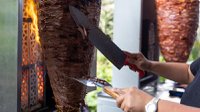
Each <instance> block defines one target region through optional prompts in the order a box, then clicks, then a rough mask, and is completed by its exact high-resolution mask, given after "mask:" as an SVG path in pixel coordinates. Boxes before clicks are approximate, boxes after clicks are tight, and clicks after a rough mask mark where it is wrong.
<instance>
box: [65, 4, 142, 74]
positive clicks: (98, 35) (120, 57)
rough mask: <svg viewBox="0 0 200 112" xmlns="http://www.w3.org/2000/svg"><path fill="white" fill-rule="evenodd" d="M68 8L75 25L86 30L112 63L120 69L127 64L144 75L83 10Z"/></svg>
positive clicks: (90, 38) (92, 41) (91, 39)
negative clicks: (92, 22) (93, 23)
mask: <svg viewBox="0 0 200 112" xmlns="http://www.w3.org/2000/svg"><path fill="white" fill-rule="evenodd" d="M69 9H70V13H71V15H72V18H73V19H74V21H75V23H76V24H77V26H79V27H83V28H86V29H87V30H88V33H89V35H88V39H89V40H90V41H91V43H92V44H93V45H94V46H95V47H96V48H97V49H98V50H99V51H100V52H101V53H102V54H103V55H104V56H105V57H106V58H107V59H108V60H109V61H110V62H111V63H112V64H113V65H115V66H116V67H117V68H118V69H121V68H122V67H123V66H124V65H128V66H129V67H130V68H131V69H133V70H135V71H138V72H139V75H140V77H143V76H144V71H142V70H140V69H138V68H137V66H135V65H132V64H130V63H129V62H128V61H127V60H126V58H127V56H126V54H125V53H124V52H123V51H122V50H121V49H120V48H119V47H118V46H117V45H116V44H115V43H114V42H113V41H112V40H111V39H110V38H109V37H108V36H107V35H106V34H104V33H103V32H102V31H101V30H100V29H99V28H98V27H96V26H94V25H92V24H91V22H90V21H89V19H88V18H87V16H86V15H85V14H84V13H83V12H81V11H79V10H78V9H77V8H75V7H73V6H69Z"/></svg>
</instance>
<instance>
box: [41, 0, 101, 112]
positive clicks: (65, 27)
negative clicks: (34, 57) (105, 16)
mask: <svg viewBox="0 0 200 112" xmlns="http://www.w3.org/2000/svg"><path fill="white" fill-rule="evenodd" d="M69 5H72V6H75V7H76V8H78V9H80V10H81V11H83V12H84V13H85V14H86V15H87V16H88V18H89V19H90V20H91V22H93V23H94V24H96V25H97V26H98V23H99V16H100V6H101V4H100V1H99V0H98V1H97V0H40V1H39V29H40V37H41V39H40V41H41V45H42V48H43V52H44V57H45V64H46V66H47V70H48V75H49V78H50V83H51V86H52V89H53V93H54V97H55V101H56V107H57V109H58V110H59V111H62V112H78V111H80V110H79V107H80V103H83V102H84V97H85V94H86V88H85V87H84V86H83V85H81V84H79V83H77V82H76V81H74V80H71V79H69V77H75V78H81V77H87V76H89V74H90V67H91V61H92V57H93V53H94V47H93V46H92V45H91V43H90V42H89V40H88V39H83V37H82V35H81V33H80V32H79V31H78V28H77V26H76V24H75V22H74V20H73V19H72V17H71V15H70V12H69Z"/></svg>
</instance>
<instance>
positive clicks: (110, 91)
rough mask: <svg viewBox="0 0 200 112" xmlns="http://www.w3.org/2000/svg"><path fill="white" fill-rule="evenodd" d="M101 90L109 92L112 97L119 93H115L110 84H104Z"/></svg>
mask: <svg viewBox="0 0 200 112" xmlns="http://www.w3.org/2000/svg"><path fill="white" fill-rule="evenodd" d="M103 91H104V92H105V93H107V94H109V95H110V96H112V97H113V98H114V99H116V98H117V97H118V96H119V95H118V94H117V93H115V92H114V91H112V87H110V86H105V87H104V88H103Z"/></svg>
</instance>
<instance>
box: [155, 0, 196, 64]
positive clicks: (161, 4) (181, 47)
mask: <svg viewBox="0 0 200 112" xmlns="http://www.w3.org/2000/svg"><path fill="white" fill-rule="evenodd" d="M156 11H157V25H158V26H157V28H158V38H159V45H160V50H161V53H162V54H163V56H164V59H165V60H166V61H172V62H186V61H187V59H188V57H189V54H190V51H191V49H192V46H193V43H194V41H195V38H196V36H197V28H198V20H199V0H156Z"/></svg>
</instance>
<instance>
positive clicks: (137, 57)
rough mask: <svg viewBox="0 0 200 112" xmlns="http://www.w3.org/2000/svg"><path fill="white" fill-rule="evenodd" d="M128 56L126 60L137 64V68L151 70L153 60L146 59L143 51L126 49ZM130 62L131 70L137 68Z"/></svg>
mask: <svg viewBox="0 0 200 112" xmlns="http://www.w3.org/2000/svg"><path fill="white" fill-rule="evenodd" d="M124 53H125V54H126V56H127V58H126V61H127V62H128V63H129V64H131V65H135V66H137V68H139V69H141V70H145V71H149V70H150V68H151V61H149V60H148V59H146V58H145V57H144V55H143V54H142V53H129V52H127V51H124ZM129 64H128V66H129V68H130V69H131V70H135V69H134V68H132V67H131V66H130V65H129Z"/></svg>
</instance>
